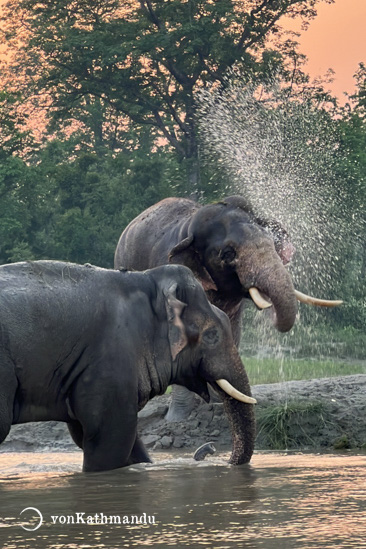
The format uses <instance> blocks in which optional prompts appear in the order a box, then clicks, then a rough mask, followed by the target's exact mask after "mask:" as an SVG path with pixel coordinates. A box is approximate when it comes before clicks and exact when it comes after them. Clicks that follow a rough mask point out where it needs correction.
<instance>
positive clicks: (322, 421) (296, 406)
mask: <svg viewBox="0 0 366 549" xmlns="http://www.w3.org/2000/svg"><path fill="white" fill-rule="evenodd" d="M314 416H315V417H316V418H317V424H318V425H319V426H320V427H323V426H325V425H326V423H329V422H328V421H327V419H326V418H327V410H326V407H325V406H324V404H323V403H321V402H287V403H286V404H280V405H278V406H269V407H267V408H265V409H263V410H259V411H258V413H257V426H258V436H260V435H264V436H265V438H266V441H267V444H268V445H269V447H270V448H272V449H273V450H285V449H286V448H291V447H296V446H300V447H301V446H303V445H304V444H309V443H310V444H311V445H313V441H312V440H311V438H310V436H309V435H308V434H307V430H306V428H304V420H305V422H306V419H308V418H312V417H314Z"/></svg>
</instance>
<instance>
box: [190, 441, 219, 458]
mask: <svg viewBox="0 0 366 549" xmlns="http://www.w3.org/2000/svg"><path fill="white" fill-rule="evenodd" d="M215 452H216V448H215V446H214V444H213V442H206V443H205V444H202V446H200V447H199V448H197V450H196V451H195V453H194V455H193V459H195V460H196V461H203V460H204V459H205V457H206V456H207V455H209V454H210V455H212V454H214V453H215Z"/></svg>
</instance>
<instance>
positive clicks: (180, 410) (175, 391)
mask: <svg viewBox="0 0 366 549" xmlns="http://www.w3.org/2000/svg"><path fill="white" fill-rule="evenodd" d="M194 402H195V394H194V393H192V391H189V390H188V389H187V388H186V387H183V386H182V385H172V400H171V402H170V406H169V410H168V412H167V414H166V416H165V419H166V420H167V421H169V422H173V421H183V420H185V419H187V418H188V416H189V414H190V413H191V412H192V410H193V408H194Z"/></svg>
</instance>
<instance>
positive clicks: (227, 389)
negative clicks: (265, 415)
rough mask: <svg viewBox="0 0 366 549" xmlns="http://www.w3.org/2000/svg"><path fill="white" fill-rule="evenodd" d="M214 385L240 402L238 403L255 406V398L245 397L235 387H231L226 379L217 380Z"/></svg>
mask: <svg viewBox="0 0 366 549" xmlns="http://www.w3.org/2000/svg"><path fill="white" fill-rule="evenodd" d="M216 383H217V385H218V386H219V387H221V389H222V390H223V391H225V393H227V394H228V395H229V396H231V397H233V398H235V399H236V400H240V402H246V403H247V404H257V401H256V400H255V398H252V397H249V396H247V395H244V394H243V393H241V392H240V391H238V390H237V389H235V387H233V386H232V385H231V383H229V382H228V381H227V380H226V379H217V380H216Z"/></svg>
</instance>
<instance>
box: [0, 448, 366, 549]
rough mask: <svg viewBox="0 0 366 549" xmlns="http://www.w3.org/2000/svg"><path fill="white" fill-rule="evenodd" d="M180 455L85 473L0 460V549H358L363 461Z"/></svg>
mask: <svg viewBox="0 0 366 549" xmlns="http://www.w3.org/2000/svg"><path fill="white" fill-rule="evenodd" d="M188 456H189V454H185V455H183V454H169V455H165V454H155V463H154V464H152V465H137V466H133V467H129V468H127V469H120V470H117V471H112V472H108V473H95V474H88V475H86V474H83V473H81V462H82V455H81V453H80V452H75V453H21V454H20V453H18V454H10V453H3V454H0V492H1V493H0V546H1V547H3V548H4V549H25V548H27V549H28V548H32V549H36V548H38V547H39V548H42V549H43V548H55V549H63V548H70V549H88V548H97V547H98V548H105V547H108V548H117V547H118V548H119V547H140V548H141V547H161V548H165V547H177V548H180V547H191V548H194V547H197V548H199V547H217V548H222V549H225V548H231V547H244V548H246V547H247V548H266V549H267V548H271V549H272V548H273V549H278V548H289V549H293V548H317V549H319V548H329V549H330V548H333V547H342V548H345V547H347V548H353V547H354V548H361V547H366V456H365V455H353V454H342V455H315V454H296V453H291V454H286V453H281V454H280V453H276V454H274V453H258V454H256V455H255V456H254V457H253V460H252V463H251V465H250V466H241V467H231V466H228V465H227V459H228V455H227V454H219V455H218V454H215V456H212V457H210V458H207V460H206V461H204V462H195V461H193V459H192V458H191V457H188ZM27 507H33V508H35V510H31V509H30V510H27V511H24V512H23V514H22V515H20V513H21V512H22V511H23V510H24V509H25V508H27ZM40 515H41V516H42V519H43V522H42V524H41V525H40V526H39V528H38V529H37V530H34V531H26V530H25V529H24V528H31V529H34V528H36V527H37V526H38V525H39V524H40ZM52 517H53V518H52ZM57 517H58V518H57ZM88 517H89V518H88ZM118 518H119V520H121V524H118V523H117V519H118ZM136 518H137V519H138V520H141V523H140V524H136V523H131V521H136ZM88 520H89V521H90V523H88V522H87V521H88ZM149 520H150V522H154V521H155V523H152V524H151V523H149ZM60 521H61V522H60ZM83 521H84V522H83ZM103 521H104V522H106V521H107V522H108V521H112V522H111V523H110V522H109V523H107V524H106V523H104V522H103ZM124 521H125V522H126V521H130V523H125V524H123V522H124Z"/></svg>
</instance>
